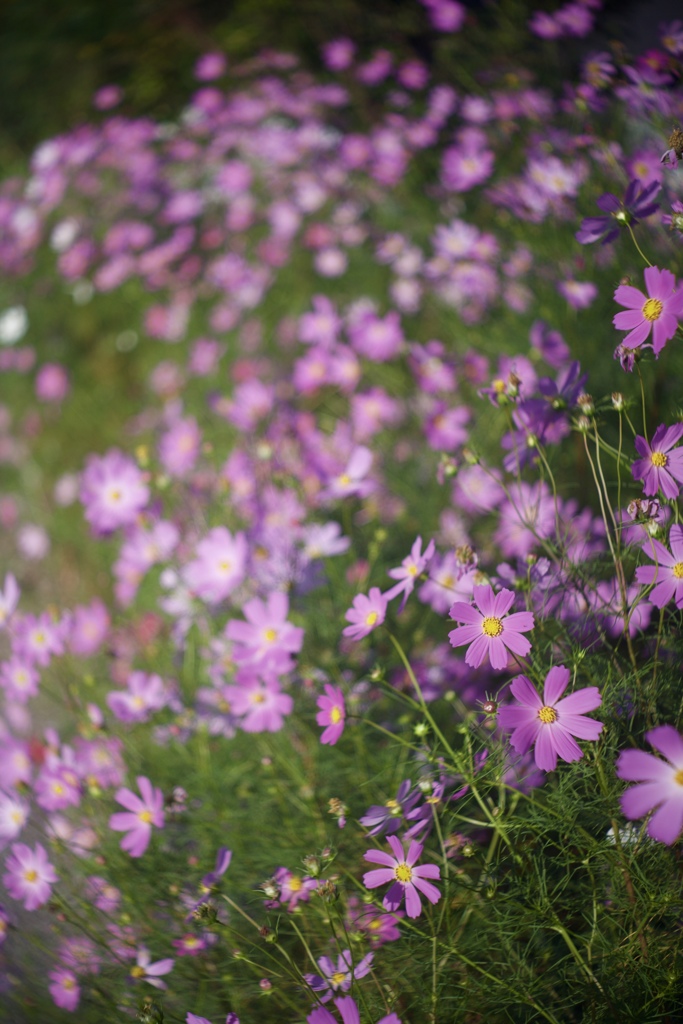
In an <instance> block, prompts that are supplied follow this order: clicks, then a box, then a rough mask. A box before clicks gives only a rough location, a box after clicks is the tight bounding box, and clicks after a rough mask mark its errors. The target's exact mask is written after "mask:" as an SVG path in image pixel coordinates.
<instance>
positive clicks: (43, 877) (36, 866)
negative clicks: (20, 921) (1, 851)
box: [2, 843, 57, 910]
mask: <svg viewBox="0 0 683 1024" xmlns="http://www.w3.org/2000/svg"><path fill="white" fill-rule="evenodd" d="M5 869H6V870H5V874H4V875H3V876H2V881H3V883H4V885H5V886H6V888H7V892H8V893H9V894H10V896H12V897H13V898H14V899H15V900H23V901H24V906H25V907H26V909H27V910H36V908H37V907H41V906H42V905H43V903H47V901H48V900H49V898H50V894H51V892H52V885H53V884H54V883H55V882H56V881H57V872H56V871H55V869H54V867H53V866H52V864H51V863H50V861H49V860H48V856H47V853H46V851H45V848H44V847H43V846H41V845H40V843H36V845H35V849H33V850H32V849H31V847H30V846H26V844H25V843H12V853H11V855H10V856H9V857H8V858H7V860H6V862H5Z"/></svg>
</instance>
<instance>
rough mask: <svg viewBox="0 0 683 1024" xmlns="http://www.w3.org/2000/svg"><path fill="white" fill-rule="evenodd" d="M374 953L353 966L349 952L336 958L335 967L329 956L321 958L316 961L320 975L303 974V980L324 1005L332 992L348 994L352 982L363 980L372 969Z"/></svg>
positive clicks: (345, 951)
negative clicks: (316, 993)
mask: <svg viewBox="0 0 683 1024" xmlns="http://www.w3.org/2000/svg"><path fill="white" fill-rule="evenodd" d="M373 959H374V953H368V954H367V956H364V957H363V959H362V960H359V961H358V963H357V964H355V965H354V963H353V958H352V956H351V950H350V949H345V950H344V951H343V953H340V954H339V956H338V957H337V964H336V966H335V965H334V963H333V962H332V961H331V960H330V958H329V956H321V957H320V959H319V960H318V967H319V968H320V970H321V972H322V977H321V975H320V974H304V978H305V980H306V981H307V983H308V984H309V985H310V986H311V988H312V989H313V991H314V992H318V993H319V995H318V998H319V999H320V1001H321V1002H322V1003H326V1002H327V1001H328V1000H329V999H331V998H332V993H333V992H339V991H340V990H341V991H342V992H348V991H349V989H350V988H351V985H352V984H353V982H354V981H358V980H359V979H360V978H364V977H365V975H366V974H368V973H369V972H370V969H371V968H372V961H373Z"/></svg>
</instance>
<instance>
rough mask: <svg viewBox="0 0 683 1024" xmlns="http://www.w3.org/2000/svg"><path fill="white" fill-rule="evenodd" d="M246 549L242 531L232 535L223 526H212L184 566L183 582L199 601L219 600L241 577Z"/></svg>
mask: <svg viewBox="0 0 683 1024" xmlns="http://www.w3.org/2000/svg"><path fill="white" fill-rule="evenodd" d="M247 552H248V549H247V540H246V537H245V536H244V534H243V533H236V534H235V536H234V537H233V535H232V534H231V533H230V530H228V529H226V527H225V526H216V527H215V528H214V529H213V530H209V532H208V533H207V535H206V537H204V538H203V540H200V541H199V543H198V544H197V549H196V552H195V554H196V557H195V559H194V560H193V561H192V562H190V563H189V564H188V565H186V566H185V571H184V573H183V578H184V580H185V583H186V584H187V586H188V587H189V588H190V590H191V591H192V592H193V593H195V594H196V595H197V597H199V598H201V599H202V600H203V601H209V602H211V603H214V602H217V601H223V600H224V599H225V598H226V597H229V596H230V594H231V593H232V592H233V590H234V589H235V587H237V586H239V584H240V583H241V582H242V580H243V579H244V574H245V571H246V563H247Z"/></svg>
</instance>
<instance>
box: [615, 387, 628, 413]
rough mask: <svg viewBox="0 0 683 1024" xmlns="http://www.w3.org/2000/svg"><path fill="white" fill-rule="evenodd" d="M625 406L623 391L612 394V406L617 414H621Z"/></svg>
mask: <svg viewBox="0 0 683 1024" xmlns="http://www.w3.org/2000/svg"><path fill="white" fill-rule="evenodd" d="M625 405H626V399H625V398H624V396H623V395H622V393H621V391H613V392H612V406H613V408H615V409H616V411H617V412H621V410H622V409H623V408H624V406H625Z"/></svg>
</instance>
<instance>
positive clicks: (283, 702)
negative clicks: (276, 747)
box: [221, 670, 294, 732]
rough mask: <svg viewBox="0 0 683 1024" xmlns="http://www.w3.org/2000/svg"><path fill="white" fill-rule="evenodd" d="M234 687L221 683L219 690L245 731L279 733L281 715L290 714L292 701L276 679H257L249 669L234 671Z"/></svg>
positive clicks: (282, 716) (292, 705)
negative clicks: (221, 686) (239, 719)
mask: <svg viewBox="0 0 683 1024" xmlns="http://www.w3.org/2000/svg"><path fill="white" fill-rule="evenodd" d="M236 682H237V683H238V684H239V685H237V686H224V687H223V689H222V691H221V693H222V695H223V696H224V697H225V699H226V700H227V701H228V702H229V704H230V711H231V713H232V714H233V715H237V716H242V718H241V721H240V723H239V724H240V727H241V728H242V729H244V731H245V732H279V731H280V729H281V728H282V726H283V725H284V716H285V715H289V714H291V711H292V708H293V707H294V701H293V700H292V698H291V697H290V695H289V694H288V693H283V692H282V690H281V689H280V684H279V683H278V681H277V679H273V678H267V679H263V680H262V679H260V678H259V677H258V676H257V675H256V674H254V673H252V672H250V671H248V670H247V671H242V672H238V673H237V675H236Z"/></svg>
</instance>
